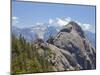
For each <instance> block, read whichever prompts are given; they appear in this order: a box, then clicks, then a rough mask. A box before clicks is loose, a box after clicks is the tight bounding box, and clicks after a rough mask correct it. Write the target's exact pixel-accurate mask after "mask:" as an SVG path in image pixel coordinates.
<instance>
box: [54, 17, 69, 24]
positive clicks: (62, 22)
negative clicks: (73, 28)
mask: <svg viewBox="0 0 100 75" xmlns="http://www.w3.org/2000/svg"><path fill="white" fill-rule="evenodd" d="M56 19H57V24H58V25H59V26H64V25H67V24H68V23H69V22H70V21H71V18H69V17H68V18H63V19H61V18H56Z"/></svg>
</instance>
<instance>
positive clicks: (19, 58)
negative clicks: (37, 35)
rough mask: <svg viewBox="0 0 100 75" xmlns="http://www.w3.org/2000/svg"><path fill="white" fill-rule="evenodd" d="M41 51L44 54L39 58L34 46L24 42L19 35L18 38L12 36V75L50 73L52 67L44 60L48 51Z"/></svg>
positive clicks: (47, 49) (46, 49)
mask: <svg viewBox="0 0 100 75" xmlns="http://www.w3.org/2000/svg"><path fill="white" fill-rule="evenodd" d="M43 50H44V51H45V54H44V55H43V56H40V55H39V53H38V48H36V47H35V46H34V44H32V43H28V42H26V40H25V39H24V38H23V37H22V36H21V35H20V37H18V38H17V37H15V36H14V35H12V61H11V63H12V64H11V71H12V74H22V73H33V72H47V71H52V65H51V64H50V63H49V62H48V61H47V59H46V57H47V56H48V55H49V54H48V53H49V51H50V49H49V48H45V49H43Z"/></svg>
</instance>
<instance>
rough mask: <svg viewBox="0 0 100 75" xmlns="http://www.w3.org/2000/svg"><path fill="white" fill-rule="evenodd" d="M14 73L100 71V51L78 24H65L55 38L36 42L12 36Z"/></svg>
mask: <svg viewBox="0 0 100 75" xmlns="http://www.w3.org/2000/svg"><path fill="white" fill-rule="evenodd" d="M12 38H13V40H12V45H13V46H12V72H13V73H18V74H19V73H33V72H53V71H69V70H70V71H71V70H90V69H95V68H96V51H95V48H94V47H93V46H92V44H91V43H90V42H89V40H88V39H87V37H86V35H85V33H84V31H83V30H82V29H81V27H80V26H79V25H78V24H77V23H75V22H69V24H67V25H65V26H64V27H63V28H62V29H61V30H60V31H59V33H58V34H57V35H55V37H50V38H49V39H48V40H47V41H44V40H43V39H36V40H34V41H33V42H32V43H28V42H26V41H25V39H24V38H23V37H19V38H16V37H14V36H13V37H12Z"/></svg>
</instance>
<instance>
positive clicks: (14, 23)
mask: <svg viewBox="0 0 100 75" xmlns="http://www.w3.org/2000/svg"><path fill="white" fill-rule="evenodd" d="M18 23H19V18H18V17H16V16H13V17H12V25H17V24H18Z"/></svg>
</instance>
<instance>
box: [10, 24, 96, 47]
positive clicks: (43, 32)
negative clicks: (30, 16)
mask: <svg viewBox="0 0 100 75" xmlns="http://www.w3.org/2000/svg"><path fill="white" fill-rule="evenodd" d="M62 28H63V27H59V26H58V27H57V26H53V25H52V26H48V25H45V24H40V25H34V26H32V27H27V28H18V27H15V26H12V33H13V34H14V35H16V36H19V35H20V34H21V35H22V36H23V37H24V38H25V39H26V40H27V41H28V42H32V41H34V40H36V39H37V38H41V39H44V40H45V41H47V40H48V39H49V38H50V37H54V36H55V35H56V34H57V33H58V32H59V31H60V29H62ZM84 32H85V34H86V36H87V38H88V39H89V41H90V42H91V43H92V45H94V47H95V44H96V43H95V39H96V37H95V33H92V32H89V31H84Z"/></svg>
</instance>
